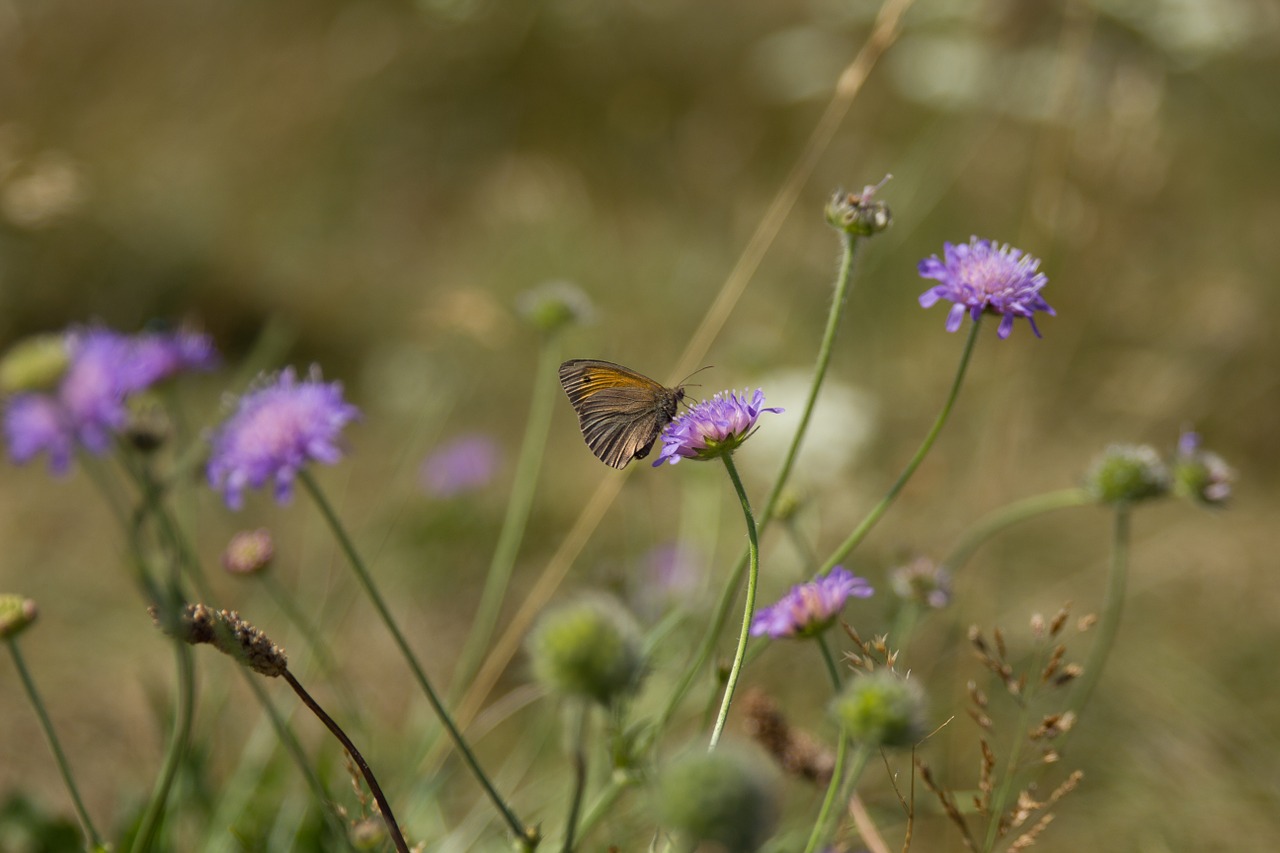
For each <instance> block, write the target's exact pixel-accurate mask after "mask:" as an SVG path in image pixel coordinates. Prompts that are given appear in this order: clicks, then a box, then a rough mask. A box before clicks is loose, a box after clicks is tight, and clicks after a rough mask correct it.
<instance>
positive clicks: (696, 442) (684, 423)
mask: <svg viewBox="0 0 1280 853" xmlns="http://www.w3.org/2000/svg"><path fill="white" fill-rule="evenodd" d="M781 411H782V409H779V408H765V407H764V392H763V391H761V390H760V389H759V388H757V389H756V392H755V394H753V395H752V396H751V399H750V400H748V399H747V395H746V392H745V391H744V392H742V396H741V397H739V396H738V395H737V393H735V392H733V391H724V392H722V393H719V394H716V395H715V396H714V397H712V398H711V399H710V400H703V401H702V402H700V403H698V404H697V405H695V406H693V407H692V408H691V409H689V411H687V412H685V413H684V414H683V415H681V416H680V417H678V418H676V419H675V420H673V421H672V422H671V423H669V424H667V426H666V429H664V430H663V431H662V451H661V452H660V453H659V454H658V460H657V461H656V462H654V463H653V467H655V468H656V467H658V466H659V465H661V464H662V463H663V462H670V463H671V464H672V465H674V464H676V463H677V462H679V461H680V460H681V459H700V460H704V459H714V458H716V457H717V456H722V455H724V454H726V453H732V452H733V451H734V450H736V449H737V448H738V446H739V445H741V444H742V442H744V441H746V440H747V438H748V437H749V436H750V435H751V431H752V427H754V426H755V425H756V418H758V417H760V413H761V412H781Z"/></svg>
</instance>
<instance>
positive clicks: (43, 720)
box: [5, 637, 105, 850]
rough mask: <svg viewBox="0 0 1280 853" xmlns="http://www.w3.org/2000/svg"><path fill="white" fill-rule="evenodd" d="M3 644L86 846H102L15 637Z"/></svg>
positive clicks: (96, 847)
mask: <svg viewBox="0 0 1280 853" xmlns="http://www.w3.org/2000/svg"><path fill="white" fill-rule="evenodd" d="M5 645H6V646H8V647H9V654H10V656H12V657H13V665H14V667H15V668H16V669H17V670H18V678H20V679H21V680H22V686H23V688H24V689H25V690H26V691H27V699H28V700H29V701H30V702H31V707H32V708H34V709H35V712H36V717H37V718H38V719H39V720H40V728H41V729H42V730H43V731H44V738H45V740H46V741H48V742H49V749H50V750H51V751H52V752H53V760H54V763H56V764H57V765H58V772H59V773H61V774H62V782H63V784H64V785H66V786H67V791H68V793H70V794H71V802H72V804H73V805H74V806H75V810H76V816H77V817H78V818H79V819H80V829H81V830H82V831H83V832H84V837H85V841H86V846H87V847H88V848H89V849H92V850H99V849H105V848H104V847H103V844H102V837H101V836H100V835H98V830H97V827H95V826H94V825H93V818H91V817H89V810H88V809H86V808H85V807H84V800H83V799H81V797H80V789H79V788H77V787H76V782H75V779H74V778H73V777H72V775H71V764H70V763H69V762H68V761H67V755H66V753H64V752H63V751H62V743H61V742H60V741H59V740H58V735H57V732H55V731H54V729H53V721H52V720H51V719H49V712H48V711H46V710H45V707H44V702H43V701H42V700H41V698H40V693H39V692H38V691H37V690H36V683H35V681H34V680H33V679H32V678H31V673H30V672H29V671H28V670H27V664H26V661H25V660H24V659H23V657H22V652H21V651H20V650H19V649H18V640H17V638H16V637H11V638H9V640H8V641H7V642H6V643H5Z"/></svg>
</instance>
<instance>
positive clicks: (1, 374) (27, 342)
mask: <svg viewBox="0 0 1280 853" xmlns="http://www.w3.org/2000/svg"><path fill="white" fill-rule="evenodd" d="M70 363H71V356H70V355H69V354H68V353H67V345H66V342H65V341H64V340H63V338H62V336H61V335H35V336H34V337H30V338H25V339H23V340H21V341H18V342H17V343H16V344H14V345H13V346H12V347H11V348H10V349H9V351H8V352H7V353H5V354H4V358H2V359H0V394H13V393H16V392H19V391H52V390H53V389H54V388H56V387H58V382H60V381H61V380H62V374H64V373H66V372H67V366H68V365H69V364H70Z"/></svg>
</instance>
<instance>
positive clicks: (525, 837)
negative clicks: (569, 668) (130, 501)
mask: <svg viewBox="0 0 1280 853" xmlns="http://www.w3.org/2000/svg"><path fill="white" fill-rule="evenodd" d="M298 479H299V480H300V481H301V482H302V485H303V487H304V488H306V490H307V492H308V493H309V494H310V495H311V498H312V500H314V501H315V503H316V506H317V507H318V508H319V510H320V514H321V515H323V516H324V519H325V521H326V523H328V525H329V529H330V531H332V533H333V535H334V538H335V539H337V540H338V545H339V546H340V547H341V548H342V551H343V553H344V554H346V557H347V562H348V564H349V565H350V566H351V568H352V569H353V570H354V571H355V573H356V579H357V580H358V581H359V582H360V585H361V586H362V587H363V588H364V591H365V594H367V595H368V596H369V600H370V601H371V602H373V606H374V609H375V610H377V611H378V616H379V618H381V619H382V624H384V625H385V626H386V627H387V630H388V631H389V632H390V633H391V637H392V639H393V640H395V643H396V645H397V646H398V647H399V649H400V654H401V655H402V656H403V657H404V659H405V661H406V662H407V663H408V664H409V669H410V671H412V672H413V676H414V679H415V680H416V681H417V682H418V686H419V687H421V688H422V692H423V695H425V696H426V697H427V701H428V702H429V703H430V704H431V709H432V710H433V711H435V714H436V717H437V718H439V720H440V722H441V723H442V724H443V725H444V727H445V730H446V731H447V732H448V733H449V737H450V738H451V739H452V740H453V744H454V746H455V747H456V748H457V750H458V752H459V754H461V755H462V758H463V760H464V761H465V762H466V764H467V767H468V768H469V769H470V770H471V773H472V775H474V776H475V777H476V781H478V782H479V783H480V787H482V788H483V789H484V792H485V794H487V795H488V797H489V799H490V800H491V801H492V802H493V804H494V806H495V807H496V808H497V809H498V812H499V813H500V814H501V815H502V818H503V820H505V821H506V822H507V826H508V827H510V829H511V831H512V833H514V835H515V837H516V838H517V839H518V841H519V842H520V843H521V844H523V845H525V846H526V848H527V849H533V848H534V847H536V846H537V844H538V840H539V838H540V836H539V834H538V829H537V828H536V827H526V826H525V825H524V824H522V823H521V822H520V820H519V818H517V817H516V815H515V813H514V812H512V810H511V809H510V808H509V807H508V806H507V804H506V803H505V802H504V801H503V799H502V797H501V796H499V795H498V791H497V790H496V789H495V788H494V787H493V783H492V782H490V781H489V777H488V776H487V775H485V772H484V770H482V769H481V768H480V763H479V762H478V761H477V760H476V757H475V754H474V753H473V752H472V751H471V747H470V746H468V745H467V742H466V740H465V739H464V738H463V736H462V732H461V731H459V730H458V727H457V725H456V724H455V723H454V722H453V718H452V717H450V716H449V712H448V711H446V710H445V707H444V705H443V704H442V703H441V701H440V697H439V696H437V695H436V691H435V688H433V687H432V686H431V682H430V681H429V680H427V674H426V672H424V671H423V669H422V665H421V664H420V663H418V659H417V657H416V656H415V655H414V653H413V650H412V649H411V648H409V641H408V640H406V639H405V637H404V634H402V633H401V632H400V628H399V627H398V626H397V625H396V623H395V619H393V618H392V616H391V611H390V610H389V609H388V608H387V604H386V602H385V601H384V600H383V598H382V595H381V593H379V592H378V588H377V586H376V585H375V584H374V582H373V576H372V575H370V574H369V570H368V569H367V568H366V567H365V565H364V560H363V559H361V557H360V554H359V552H357V551H356V546H355V543H354V542H352V541H351V537H350V536H348V535H347V531H346V528H344V527H343V526H342V522H341V521H339V520H338V516H337V514H336V513H335V512H334V511H333V507H332V506H331V505H330V504H329V501H328V500H326V499H325V496H324V493H323V492H321V491H320V487H319V485H317V484H316V481H315V478H313V477H312V476H311V472H309V471H308V470H307V469H305V468H304V469H302V470H301V471H299V472H298Z"/></svg>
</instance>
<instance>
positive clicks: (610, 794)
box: [578, 769, 639, 838]
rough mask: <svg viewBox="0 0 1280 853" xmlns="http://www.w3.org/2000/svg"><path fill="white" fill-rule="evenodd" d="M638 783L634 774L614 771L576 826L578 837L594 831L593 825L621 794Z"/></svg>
mask: <svg viewBox="0 0 1280 853" xmlns="http://www.w3.org/2000/svg"><path fill="white" fill-rule="evenodd" d="M638 781H639V779H638V778H637V777H636V775H635V774H634V773H631V772H628V771H625V770H617V769H615V770H614V771H613V775H612V776H611V777H610V778H609V782H608V784H606V785H605V788H604V790H603V791H601V792H600V794H599V796H597V797H596V801H595V802H594V803H592V804H591V808H589V809H588V810H587V813H586V815H585V816H584V817H583V818H582V822H581V823H579V824H578V837H579V838H583V837H585V836H586V835H587V833H588V832H590V831H591V830H592V829H594V828H595V825H596V824H597V823H599V822H600V820H601V819H602V818H603V817H604V816H605V815H606V814H608V813H609V809H611V808H613V806H614V804H615V803H616V802H618V798H619V797H621V796H622V793H623V792H624V791H626V790H627V789H628V788H630V787H632V786H633V785H635V784H636V783H637V782H638Z"/></svg>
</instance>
